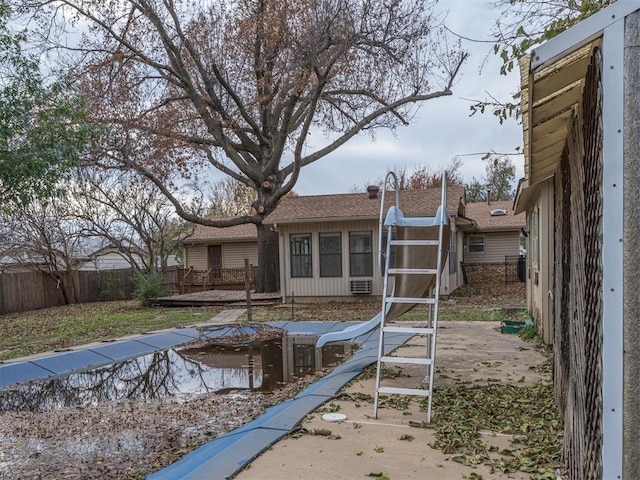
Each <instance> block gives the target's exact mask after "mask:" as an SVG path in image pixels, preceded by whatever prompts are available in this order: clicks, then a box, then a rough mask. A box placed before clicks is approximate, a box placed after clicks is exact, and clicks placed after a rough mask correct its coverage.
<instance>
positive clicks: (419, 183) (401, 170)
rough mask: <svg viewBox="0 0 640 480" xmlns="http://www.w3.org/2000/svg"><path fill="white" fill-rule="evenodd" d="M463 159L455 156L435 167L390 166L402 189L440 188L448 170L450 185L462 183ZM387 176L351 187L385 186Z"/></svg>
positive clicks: (362, 188) (360, 188)
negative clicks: (442, 164) (461, 169)
mask: <svg viewBox="0 0 640 480" xmlns="http://www.w3.org/2000/svg"><path fill="white" fill-rule="evenodd" d="M461 166H462V160H461V159H460V157H454V158H452V159H451V161H450V162H449V163H447V164H446V165H444V166H442V167H437V168H436V167H433V166H431V165H422V166H415V167H414V168H413V169H411V170H409V168H408V167H407V164H403V165H396V166H395V167H390V168H389V170H393V171H394V172H395V174H396V176H397V177H398V183H399V188H400V189H401V190H423V189H425V188H440V187H441V186H442V175H443V174H444V172H445V171H446V172H447V184H448V185H462V177H461V175H460V167H461ZM384 180H385V177H384V176H382V177H378V178H376V179H375V180H371V181H368V182H367V184H366V185H362V186H358V185H354V186H353V188H352V189H351V192H353V193H359V192H364V191H366V190H367V187H368V186H369V185H377V186H378V187H381V188H382V187H383V184H384Z"/></svg>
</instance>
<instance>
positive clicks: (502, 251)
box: [464, 231, 520, 263]
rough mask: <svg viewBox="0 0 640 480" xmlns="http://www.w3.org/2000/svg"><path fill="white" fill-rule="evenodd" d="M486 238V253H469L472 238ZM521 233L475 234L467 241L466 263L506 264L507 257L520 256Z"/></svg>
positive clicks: (465, 250)
mask: <svg viewBox="0 0 640 480" xmlns="http://www.w3.org/2000/svg"><path fill="white" fill-rule="evenodd" d="M476 235H478V236H483V237H484V252H482V253H481V252H470V251H469V237H470V236H476ZM519 245H520V232H519V231H515V232H500V233H474V234H471V235H467V238H466V239H465V249H464V261H465V263H504V257H505V255H518V254H519V253H520V250H519V248H520V247H519Z"/></svg>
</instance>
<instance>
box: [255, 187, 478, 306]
mask: <svg viewBox="0 0 640 480" xmlns="http://www.w3.org/2000/svg"><path fill="white" fill-rule="evenodd" d="M380 196H381V195H378V198H376V199H370V198H369V196H368V194H366V193H353V194H335V195H317V196H298V197H289V198H286V199H283V200H282V202H281V203H280V205H279V206H278V208H276V210H275V211H274V212H273V213H272V214H270V215H269V216H268V217H267V218H266V220H265V224H267V225H270V226H271V228H273V229H274V230H277V231H278V233H279V243H280V285H281V292H282V298H283V300H284V301H287V302H288V301H291V298H292V297H294V298H295V300H296V301H323V300H324V301H326V300H357V299H361V298H371V297H372V296H381V295H382V284H383V275H382V273H381V270H380V268H379V266H378V259H377V256H378V251H379V248H378V224H379V213H380V201H381V200H380ZM440 197H441V190H440V188H433V189H426V190H403V191H401V192H400V208H401V209H402V210H403V212H404V213H405V215H406V216H407V217H430V216H434V215H435V213H436V209H437V207H438V206H439V205H440ZM393 200H394V193H392V192H388V193H387V194H386V197H385V201H386V202H388V205H389V206H390V205H391V204H392V201H393ZM447 208H448V210H449V214H450V215H451V220H452V233H451V239H452V241H451V242H450V251H449V255H448V261H447V264H446V265H445V267H444V272H443V275H442V281H441V293H442V294H449V293H451V292H452V291H453V290H455V288H457V287H458V286H459V285H461V284H462V274H461V272H460V269H459V258H458V253H457V252H460V251H462V238H463V237H462V232H461V229H460V228H461V224H464V225H465V226H468V225H469V221H468V220H467V219H466V218H464V216H463V215H464V189H463V188H462V187H455V186H450V187H449V188H448V198H447ZM385 213H386V208H385Z"/></svg>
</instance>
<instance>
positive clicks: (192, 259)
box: [184, 245, 209, 271]
mask: <svg viewBox="0 0 640 480" xmlns="http://www.w3.org/2000/svg"><path fill="white" fill-rule="evenodd" d="M184 267H185V268H193V269H194V270H200V271H204V270H207V269H208V268H209V263H208V259H207V246H206V245H185V246H184Z"/></svg>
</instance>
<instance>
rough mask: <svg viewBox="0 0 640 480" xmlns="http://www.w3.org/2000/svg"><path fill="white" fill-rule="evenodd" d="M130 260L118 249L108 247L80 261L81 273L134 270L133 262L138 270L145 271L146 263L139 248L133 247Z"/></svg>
mask: <svg viewBox="0 0 640 480" xmlns="http://www.w3.org/2000/svg"><path fill="white" fill-rule="evenodd" d="M130 256H131V257H130V258H129V257H128V256H127V255H125V254H123V253H122V252H121V251H120V250H119V249H118V248H117V247H113V246H106V247H102V248H100V249H98V250H96V251H95V252H91V253H89V254H87V255H86V256H85V257H84V258H80V259H78V261H79V262H80V263H81V266H80V267H79V268H78V270H79V271H103V270H121V269H125V268H132V267H133V265H132V263H131V262H132V261H133V262H135V263H136V269H144V268H145V266H144V265H145V263H144V259H143V254H142V252H141V251H140V250H139V249H138V248H137V247H131V253H130Z"/></svg>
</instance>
